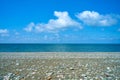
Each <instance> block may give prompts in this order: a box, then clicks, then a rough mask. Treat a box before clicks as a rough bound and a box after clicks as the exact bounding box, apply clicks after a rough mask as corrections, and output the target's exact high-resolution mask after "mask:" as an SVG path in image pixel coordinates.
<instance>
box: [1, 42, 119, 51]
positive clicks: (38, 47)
mask: <svg viewBox="0 0 120 80" xmlns="http://www.w3.org/2000/svg"><path fill="white" fill-rule="evenodd" d="M0 52H120V44H0Z"/></svg>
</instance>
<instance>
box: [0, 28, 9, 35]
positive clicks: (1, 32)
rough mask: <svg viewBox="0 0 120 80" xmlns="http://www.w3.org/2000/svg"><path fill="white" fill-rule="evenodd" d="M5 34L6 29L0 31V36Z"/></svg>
mask: <svg viewBox="0 0 120 80" xmlns="http://www.w3.org/2000/svg"><path fill="white" fill-rule="evenodd" d="M6 33H8V30H7V29H0V34H6Z"/></svg>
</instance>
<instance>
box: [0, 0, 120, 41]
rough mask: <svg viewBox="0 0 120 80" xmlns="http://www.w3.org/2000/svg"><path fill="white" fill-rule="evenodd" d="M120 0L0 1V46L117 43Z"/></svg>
mask: <svg viewBox="0 0 120 80" xmlns="http://www.w3.org/2000/svg"><path fill="white" fill-rule="evenodd" d="M119 3H120V1H119V0H99V1H98V0H76V1H75V0H0V43H120V9H119Z"/></svg>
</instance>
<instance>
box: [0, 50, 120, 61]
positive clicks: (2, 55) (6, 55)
mask: <svg viewBox="0 0 120 80" xmlns="http://www.w3.org/2000/svg"><path fill="white" fill-rule="evenodd" d="M15 57H16V58H24V57H25V58H27V57H28V58H41V59H42V58H46V59H47V58H120V52H0V58H15Z"/></svg>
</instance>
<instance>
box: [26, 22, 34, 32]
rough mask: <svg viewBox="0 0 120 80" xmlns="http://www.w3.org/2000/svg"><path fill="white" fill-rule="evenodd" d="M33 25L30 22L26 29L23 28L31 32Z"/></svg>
mask: <svg viewBox="0 0 120 80" xmlns="http://www.w3.org/2000/svg"><path fill="white" fill-rule="evenodd" d="M34 26H35V24H34V23H33V22H31V23H30V24H29V25H28V26H27V27H26V28H24V30H25V31H27V32H31V31H32V30H33V28H34Z"/></svg>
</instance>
